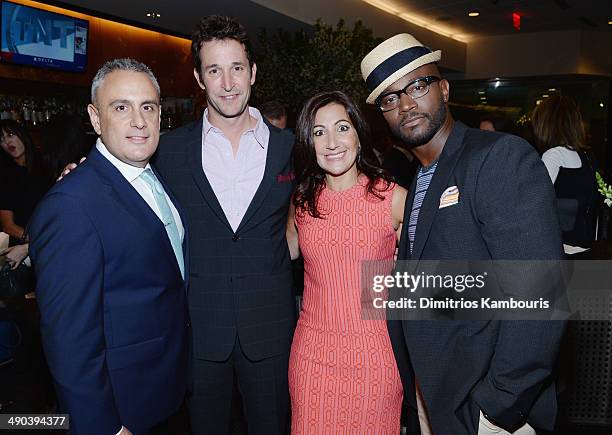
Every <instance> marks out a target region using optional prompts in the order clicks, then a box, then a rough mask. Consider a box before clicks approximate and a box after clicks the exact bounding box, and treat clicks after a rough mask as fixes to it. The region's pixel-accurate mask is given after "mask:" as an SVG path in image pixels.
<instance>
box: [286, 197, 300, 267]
mask: <svg viewBox="0 0 612 435" xmlns="http://www.w3.org/2000/svg"><path fill="white" fill-rule="evenodd" d="M287 245H289V253H290V254H291V259H292V260H295V259H296V258H299V256H300V245H299V243H298V233H297V227H296V226H295V205H293V201H292V202H291V204H289V213H287Z"/></svg>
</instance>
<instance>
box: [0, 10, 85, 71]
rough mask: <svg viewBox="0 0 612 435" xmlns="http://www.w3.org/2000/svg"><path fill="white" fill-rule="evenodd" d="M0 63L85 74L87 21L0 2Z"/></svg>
mask: <svg viewBox="0 0 612 435" xmlns="http://www.w3.org/2000/svg"><path fill="white" fill-rule="evenodd" d="M0 3H1V9H0V13H1V14H2V27H1V28H0V31H1V32H2V38H1V39H2V41H1V49H0V60H1V61H2V62H3V63H13V64H22V65H31V66H37V67H43V68H51V69H59V70H66V71H77V72H81V71H85V69H86V67H87V34H88V31H89V22H88V21H86V20H80V19H77V18H73V17H69V16H67V15H61V14H57V13H54V12H49V11H44V10H42V9H36V8H33V7H30V6H24V5H20V4H16V3H11V2H8V1H4V0H2V1H1V2H0Z"/></svg>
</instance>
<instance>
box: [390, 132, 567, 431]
mask: <svg viewBox="0 0 612 435" xmlns="http://www.w3.org/2000/svg"><path fill="white" fill-rule="evenodd" d="M450 186H457V187H458V189H459V192H460V197H459V202H458V204H456V205H453V206H449V207H445V208H442V209H439V208H438V207H439V204H440V196H441V194H442V193H443V192H444V190H445V189H447V188H448V187H450ZM414 191H415V183H414V182H413V184H412V187H411V189H410V194H409V198H413V197H414ZM408 201H409V202H408V203H407V205H406V210H405V216H404V226H403V234H402V237H401V242H400V246H399V252H398V259H399V260H408V259H412V260H528V259H538V260H560V259H562V258H563V250H562V242H561V231H560V229H559V223H558V218H557V215H556V211H555V195H554V190H553V186H552V184H551V182H550V179H549V177H548V174H547V172H546V169H545V167H544V165H543V164H542V162H541V160H540V158H539V156H538V154H537V153H536V152H535V151H534V149H533V148H532V147H531V146H530V145H529V144H528V143H527V142H525V141H524V140H522V139H520V138H518V137H515V136H511V135H506V134H500V133H492V132H484V131H481V130H477V129H471V128H467V127H466V126H465V125H464V124H462V123H460V122H456V123H455V125H454V127H453V130H452V132H451V134H450V136H449V138H448V140H447V142H446V144H445V146H444V149H443V151H442V153H441V155H440V158H439V161H438V167H437V169H436V172H435V174H434V177H433V179H432V181H431V184H430V186H429V189H428V191H427V194H426V196H425V199H424V202H423V205H422V207H421V210H420V215H419V220H418V224H417V228H416V236H415V243H414V249H413V253H412V255H410V250H409V240H408V233H407V230H408V221H409V216H410V211H411V208H412V207H411V200H410V199H409V200H408ZM388 325H389V334H390V336H391V341H392V344H393V347H394V351H395V352H396V354H397V355H398V357H397V359H398V366H400V373H401V374H402V377H407V378H410V376H411V373H410V370H411V367H409V365H408V364H406V354H409V362H411V363H412V365H413V367H414V373H415V375H416V380H417V383H418V384H419V386H420V388H421V390H422V393H423V396H424V399H425V403H426V406H427V411H428V414H429V418H430V422H431V424H432V429H433V432H434V433H435V434H436V435H461V434H466V435H468V434H469V435H473V434H475V433H477V429H478V418H479V410H481V409H482V410H483V411H484V412H485V413H486V414H488V415H489V416H490V417H491V419H492V420H494V421H496V422H497V423H499V424H500V425H502V426H503V427H504V428H506V429H515V428H517V427H520V426H521V425H522V424H524V423H525V422H526V421H527V422H529V423H530V424H531V425H532V426H535V427H539V428H542V429H546V430H552V428H553V425H554V422H555V417H556V394H555V390H554V386H553V382H552V380H551V374H552V371H553V366H554V363H555V359H556V355H557V351H558V348H559V343H560V340H561V336H562V333H563V329H564V323H563V322H552V321H538V322H536V321H443V320H436V321H433V320H423V321H416V322H415V321H403V322H401V321H390V322H388ZM406 384H407V385H408V387H410V385H411V384H410V381H407V382H405V385H406Z"/></svg>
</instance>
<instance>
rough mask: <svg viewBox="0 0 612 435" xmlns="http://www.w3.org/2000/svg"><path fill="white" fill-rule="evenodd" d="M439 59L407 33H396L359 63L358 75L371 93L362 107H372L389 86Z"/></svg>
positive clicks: (437, 53)
mask: <svg viewBox="0 0 612 435" xmlns="http://www.w3.org/2000/svg"><path fill="white" fill-rule="evenodd" d="M441 58H442V52H441V51H440V50H437V51H432V50H431V49H430V48H428V47H425V46H424V45H423V44H421V43H420V42H419V41H417V40H416V39H415V38H414V36H412V35H409V34H408V33H400V34H399V35H395V36H393V37H391V38H389V39H387V40H386V41H383V42H381V43H380V44H379V45H377V46H376V48H374V49H373V50H372V51H370V52H369V53H368V54H367V55H366V57H364V58H363V60H362V61H361V75H362V76H363V79H364V80H365V82H366V85H367V86H368V88H369V89H370V91H371V93H370V95H368V98H367V99H366V103H368V104H374V103H375V102H376V99H377V98H378V97H379V96H380V94H382V92H383V91H384V90H385V89H386V88H387V87H388V86H389V85H390V84H391V83H393V82H395V81H396V80H398V79H399V78H400V77H402V76H404V75H406V74H408V73H409V72H410V71H414V70H415V69H417V68H418V67H420V66H423V65H425V64H428V63H433V62H438V61H439V60H440V59H441Z"/></svg>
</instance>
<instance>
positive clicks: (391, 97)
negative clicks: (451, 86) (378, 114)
mask: <svg viewBox="0 0 612 435" xmlns="http://www.w3.org/2000/svg"><path fill="white" fill-rule="evenodd" d="M440 80H442V79H441V78H440V77H436V76H427V77H419V78H418V79H415V80H413V81H411V82H410V83H408V84H407V85H406V87H405V88H404V89H400V90H399V91H395V92H387V93H386V94H383V95H381V96H380V97H378V98H377V99H376V105H377V106H378V108H379V109H380V110H381V111H382V112H388V111H390V110H393V109H396V108H397V107H398V106H399V104H400V97H401V96H402V94H406V95H408V96H409V97H410V98H412V99H413V100H414V99H417V98H421V97H422V96H424V95H427V93H428V92H429V85H431V84H432V83H433V82H439V81H440Z"/></svg>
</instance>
